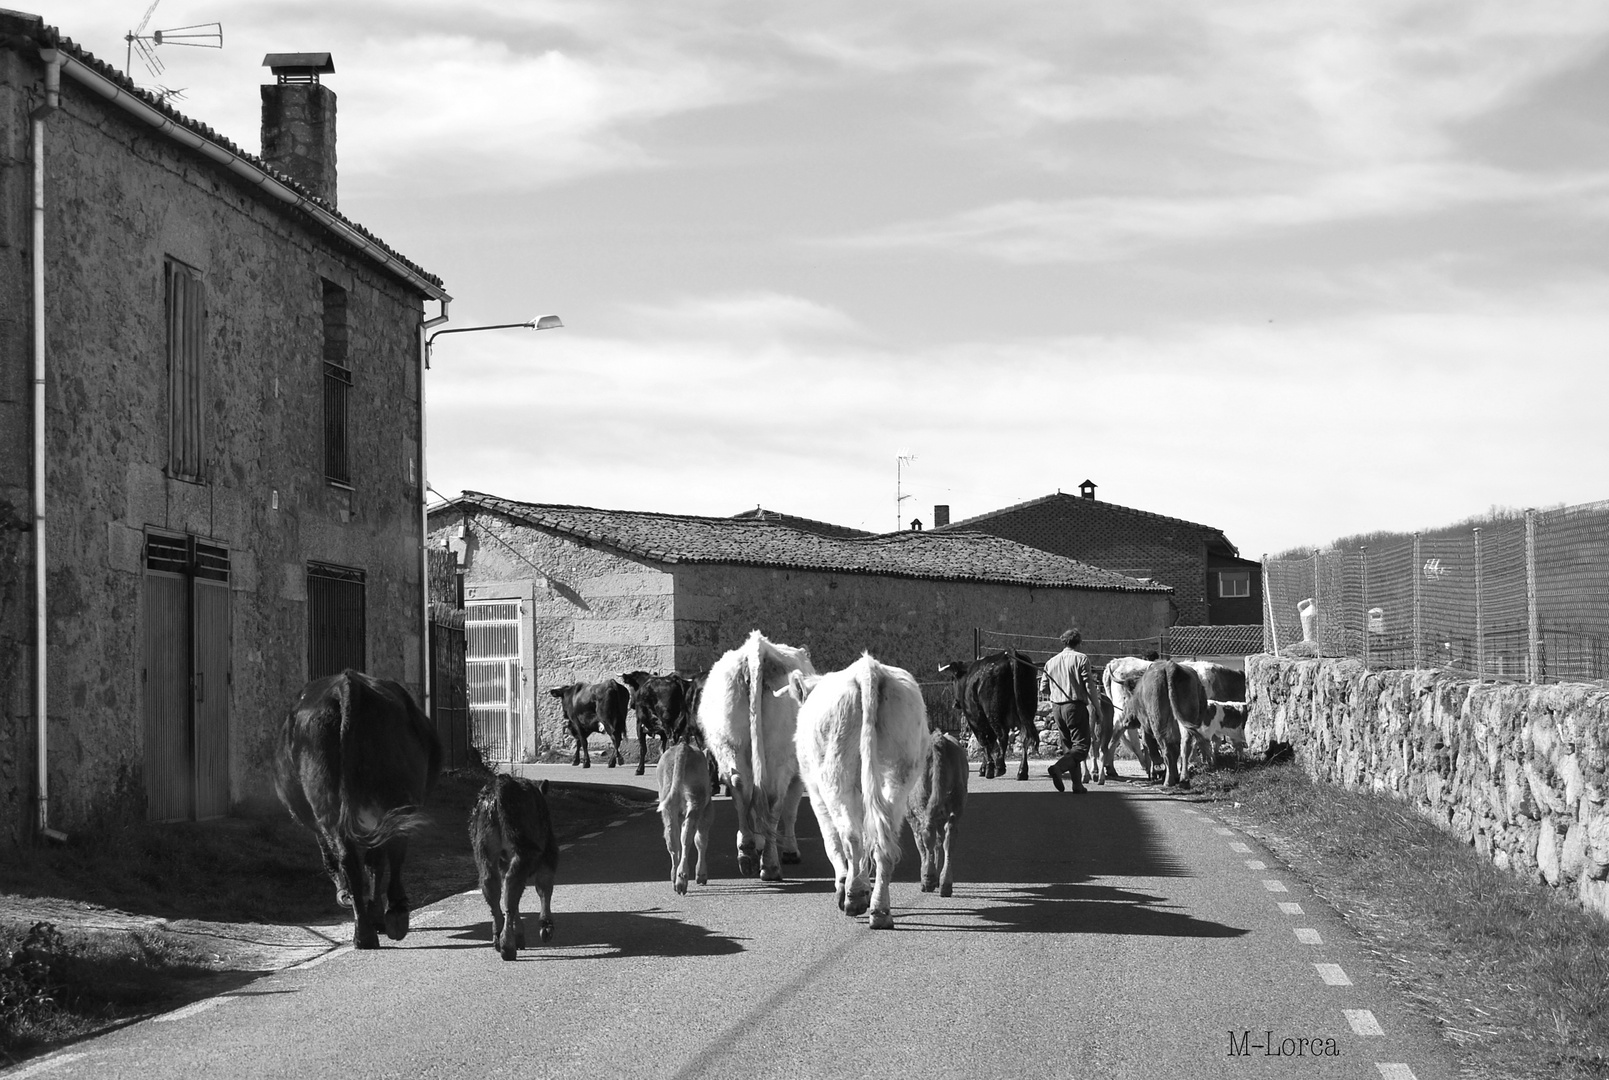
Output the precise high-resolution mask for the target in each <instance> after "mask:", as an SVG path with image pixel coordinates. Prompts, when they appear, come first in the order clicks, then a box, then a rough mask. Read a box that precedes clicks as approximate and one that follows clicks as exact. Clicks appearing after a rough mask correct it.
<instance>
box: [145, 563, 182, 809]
mask: <svg viewBox="0 0 1609 1080" xmlns="http://www.w3.org/2000/svg"><path fill="white" fill-rule="evenodd" d="M185 564H186V558H185V545H184V541H183V539H174V538H172V537H163V536H152V537H149V538H148V539H147V541H146V556H145V567H146V568H145V671H144V673H143V677H144V682H145V687H144V690H145V693H144V697H145V796H146V813H147V815H148V816H149V817H150V819H151V820H152V821H184V820H186V819H188V818H189V817H190V805H191V802H192V801H193V795H192V787H193V783H194V777H193V774H192V772H191V768H190V703H189V694H190V605H189V582H188V580H187V579H186V577H185V574H184V569H185Z"/></svg>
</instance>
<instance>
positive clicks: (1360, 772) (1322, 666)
mask: <svg viewBox="0 0 1609 1080" xmlns="http://www.w3.org/2000/svg"><path fill="white" fill-rule="evenodd" d="M1246 676H1247V679H1246V683H1247V695H1248V697H1249V698H1250V699H1251V702H1252V719H1253V725H1254V730H1253V734H1254V736H1261V737H1262V738H1268V739H1278V740H1283V741H1287V742H1290V743H1291V744H1292V745H1293V746H1294V747H1295V749H1296V756H1297V759H1298V760H1299V761H1300V762H1301V763H1302V766H1303V767H1304V768H1305V769H1306V770H1307V772H1308V773H1309V774H1310V775H1312V776H1313V777H1314V778H1315V779H1319V780H1327V781H1329V782H1331V783H1337V784H1341V785H1343V786H1345V787H1348V788H1353V789H1361V790H1367V791H1378V792H1384V793H1387V794H1390V795H1393V796H1395V797H1396V798H1399V799H1402V800H1403V801H1405V802H1408V803H1409V804H1411V805H1412V806H1413V807H1414V808H1415V809H1416V810H1418V811H1419V812H1420V813H1421V814H1423V815H1425V816H1426V817H1429V818H1430V819H1431V820H1433V821H1435V822H1436V823H1437V824H1438V825H1440V826H1442V827H1443V828H1444V829H1446V830H1447V831H1448V832H1450V833H1452V834H1453V835H1454V836H1456V837H1458V838H1459V839H1461V840H1464V841H1466V842H1468V843H1469V844H1471V845H1472V846H1474V847H1475V848H1476V849H1477V850H1478V851H1480V853H1481V854H1482V855H1484V856H1486V857H1488V858H1490V859H1491V860H1492V861H1493V862H1494V863H1495V864H1497V865H1498V866H1500V867H1503V868H1504V869H1508V870H1512V871H1513V872H1514V873H1516V874H1519V875H1520V876H1521V877H1525V878H1529V879H1532V880H1536V881H1541V882H1545V883H1546V884H1548V885H1551V886H1553V887H1555V888H1559V889H1563V890H1568V891H1569V892H1570V893H1572V894H1573V895H1575V896H1577V897H1579V898H1580V900H1581V902H1582V903H1583V904H1584V905H1585V906H1587V907H1588V908H1591V909H1593V910H1595V911H1597V912H1599V913H1600V914H1602V915H1605V916H1609V806H1606V805H1605V803H1606V799H1609V689H1604V688H1602V687H1598V686H1591V685H1583V684H1572V683H1562V684H1554V685H1546V686H1524V685H1518V686H1516V685H1507V684H1496V683H1476V682H1474V681H1472V680H1469V679H1459V678H1451V677H1448V676H1446V675H1444V674H1442V673H1440V672H1430V671H1420V672H1413V671H1368V670H1366V669H1365V668H1364V667H1363V665H1362V664H1360V663H1358V662H1357V661H1354V660H1289V659H1283V658H1277V657H1272V656H1256V657H1250V658H1248V660H1247V665H1246ZM1259 729H1260V730H1259Z"/></svg>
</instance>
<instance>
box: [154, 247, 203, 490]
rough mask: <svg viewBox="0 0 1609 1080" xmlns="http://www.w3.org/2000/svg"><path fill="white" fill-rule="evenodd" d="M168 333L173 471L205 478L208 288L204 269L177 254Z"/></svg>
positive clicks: (167, 278) (171, 264)
mask: <svg viewBox="0 0 1609 1080" xmlns="http://www.w3.org/2000/svg"><path fill="white" fill-rule="evenodd" d="M163 278H164V282H165V292H166V296H167V299H166V315H167V336H168V475H169V476H173V477H177V478H179V479H182V480H200V479H201V366H202V355H201V347H202V340H203V334H202V323H203V317H204V315H205V313H206V292H205V290H204V289H203V288H202V283H201V273H200V271H198V270H196V269H195V268H194V267H190V266H186V265H184V263H181V262H178V261H177V260H175V259H167V260H165V261H164V262H163Z"/></svg>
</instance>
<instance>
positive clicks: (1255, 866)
mask: <svg viewBox="0 0 1609 1080" xmlns="http://www.w3.org/2000/svg"><path fill="white" fill-rule="evenodd" d="M1246 869H1247V870H1267V869H1268V864H1267V863H1265V862H1263V860H1261V859H1247V860H1246Z"/></svg>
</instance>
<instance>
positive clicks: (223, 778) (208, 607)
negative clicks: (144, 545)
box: [190, 543, 230, 820]
mask: <svg viewBox="0 0 1609 1080" xmlns="http://www.w3.org/2000/svg"><path fill="white" fill-rule="evenodd" d="M191 565H192V567H193V568H194V576H193V578H192V582H191V591H192V596H191V613H192V615H191V620H190V626H191V628H192V635H191V655H192V657H193V666H192V668H191V671H192V672H193V676H192V680H193V681H192V685H191V687H190V708H191V715H192V717H193V721H192V723H193V727H192V731H193V732H194V736H193V741H192V744H191V745H192V747H193V749H194V763H195V817H196V819H197V820H201V819H203V818H214V817H223V816H224V815H225V814H227V813H229V693H230V689H229V683H230V670H229V642H230V624H229V552H228V550H227V549H225V548H219V547H213V546H212V545H210V544H202V543H196V544H195V545H194V558H193V560H192V563H191Z"/></svg>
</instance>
